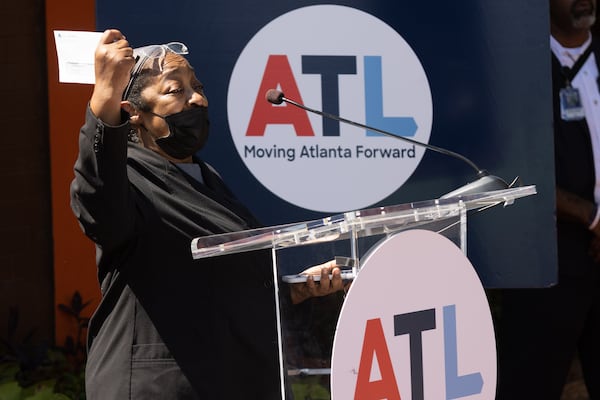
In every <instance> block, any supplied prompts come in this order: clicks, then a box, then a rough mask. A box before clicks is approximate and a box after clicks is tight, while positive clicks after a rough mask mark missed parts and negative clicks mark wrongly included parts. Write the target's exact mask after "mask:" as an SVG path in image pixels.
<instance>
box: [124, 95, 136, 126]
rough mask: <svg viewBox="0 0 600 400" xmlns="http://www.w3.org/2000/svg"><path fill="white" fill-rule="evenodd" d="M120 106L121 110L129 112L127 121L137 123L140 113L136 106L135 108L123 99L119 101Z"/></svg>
mask: <svg viewBox="0 0 600 400" xmlns="http://www.w3.org/2000/svg"><path fill="white" fill-rule="evenodd" d="M121 108H122V109H123V111H125V112H126V113H127V114H129V121H130V122H131V123H132V124H137V123H138V121H139V118H140V113H139V112H138V110H137V108H135V107H134V106H133V104H131V103H130V102H128V101H126V100H124V101H122V102H121Z"/></svg>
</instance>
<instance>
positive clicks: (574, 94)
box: [560, 86, 585, 121]
mask: <svg viewBox="0 0 600 400" xmlns="http://www.w3.org/2000/svg"><path fill="white" fill-rule="evenodd" d="M560 116H561V118H562V119H563V121H579V120H582V119H583V118H585V112H584V111H583V105H582V104H581V96H580V95H579V90H578V89H576V88H574V87H572V86H568V87H566V88H563V89H560Z"/></svg>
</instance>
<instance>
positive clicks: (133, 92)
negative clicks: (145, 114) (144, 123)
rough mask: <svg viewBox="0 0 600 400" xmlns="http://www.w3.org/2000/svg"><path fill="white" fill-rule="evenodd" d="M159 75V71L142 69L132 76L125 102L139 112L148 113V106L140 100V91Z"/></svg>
mask: <svg viewBox="0 0 600 400" xmlns="http://www.w3.org/2000/svg"><path fill="white" fill-rule="evenodd" d="M158 75H160V71H157V70H155V69H153V68H146V69H142V70H141V71H139V72H138V73H137V75H134V76H132V78H131V79H133V82H132V83H131V88H130V89H129V94H128V95H127V98H126V99H125V100H127V101H129V102H130V103H131V104H132V105H133V106H134V107H135V108H136V109H138V110H140V111H150V110H151V107H150V105H149V104H148V103H147V102H146V101H145V100H144V99H143V98H142V91H143V90H144V88H146V86H148V84H149V83H150V81H152V79H153V78H154V77H156V76H158Z"/></svg>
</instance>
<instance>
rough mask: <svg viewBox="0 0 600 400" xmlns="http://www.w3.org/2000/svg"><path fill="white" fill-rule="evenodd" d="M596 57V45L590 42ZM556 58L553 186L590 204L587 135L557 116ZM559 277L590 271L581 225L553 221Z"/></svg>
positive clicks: (583, 126) (582, 125) (555, 75)
mask: <svg viewBox="0 0 600 400" xmlns="http://www.w3.org/2000/svg"><path fill="white" fill-rule="evenodd" d="M592 46H594V51H593V53H592V54H591V55H590V57H592V56H596V57H597V55H598V54H600V49H599V48H598V43H597V42H596V41H593V42H592ZM565 82H566V81H565V77H564V76H563V75H562V74H561V66H560V63H559V61H558V59H557V58H556V57H555V56H554V54H553V55H552V98H553V109H554V149H555V150H554V151H555V170H556V184H557V186H558V187H560V188H562V189H564V190H567V191H569V192H571V193H574V194H576V195H578V196H580V197H582V198H584V199H587V200H590V201H592V202H593V201H594V185H595V182H596V175H595V172H594V158H593V153H592V143H591V139H590V132H589V129H588V126H587V123H586V122H585V120H581V121H564V120H563V119H562V118H561V116H560V99H559V92H560V89H562V88H564V87H565ZM557 235H558V257H559V274H566V275H581V274H583V273H585V272H586V271H589V270H590V269H591V268H593V267H594V266H593V261H592V259H591V258H590V257H589V256H588V249H589V246H590V240H591V239H592V235H591V233H590V231H589V230H588V229H586V227H585V226H583V225H581V224H576V223H572V222H568V221H562V220H558V221H557Z"/></svg>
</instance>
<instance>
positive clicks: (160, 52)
mask: <svg viewBox="0 0 600 400" xmlns="http://www.w3.org/2000/svg"><path fill="white" fill-rule="evenodd" d="M167 52H171V53H175V54H182V55H183V54H188V53H189V52H188V48H187V46H186V45H185V44H183V43H181V42H170V43H166V44H153V45H149V46H144V47H138V48H136V49H133V55H134V56H135V66H134V67H133V69H132V70H131V76H130V77H129V82H128V83H127V87H126V88H125V91H124V92H123V97H122V99H123V100H127V98H128V97H129V94H130V92H131V89H132V87H133V84H134V82H135V80H136V79H137V77H138V76H139V74H140V72H141V71H142V69H143V67H144V65H145V64H146V63H147V62H148V60H153V59H157V58H158V59H162V58H163V57H164V56H165V55H166V54H167Z"/></svg>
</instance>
